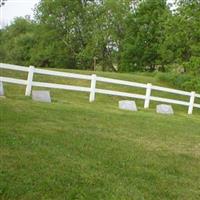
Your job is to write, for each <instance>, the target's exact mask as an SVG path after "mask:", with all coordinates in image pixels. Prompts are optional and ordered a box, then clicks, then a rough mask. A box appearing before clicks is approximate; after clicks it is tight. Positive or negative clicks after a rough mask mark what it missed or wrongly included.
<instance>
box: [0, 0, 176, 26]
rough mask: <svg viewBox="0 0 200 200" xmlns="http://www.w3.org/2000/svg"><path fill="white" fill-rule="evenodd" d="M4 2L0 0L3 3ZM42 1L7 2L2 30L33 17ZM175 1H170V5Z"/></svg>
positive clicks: (1, 19)
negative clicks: (27, 17)
mask: <svg viewBox="0 0 200 200" xmlns="http://www.w3.org/2000/svg"><path fill="white" fill-rule="evenodd" d="M2 1H3V0H0V2H2ZM39 1H40V0H7V1H5V5H4V6H2V7H0V29H1V28H2V27H4V26H6V25H8V24H10V23H11V22H12V21H13V19H14V18H15V17H25V16H26V15H30V16H31V17H33V9H34V7H35V5H36V4H37V3H38V2H39ZM173 1H174V0H168V3H171V2H173Z"/></svg>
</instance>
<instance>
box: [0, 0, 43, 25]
mask: <svg viewBox="0 0 200 200" xmlns="http://www.w3.org/2000/svg"><path fill="white" fill-rule="evenodd" d="M0 1H2V0H0ZM39 1H40V0H7V1H6V2H5V5H4V6H2V7H1V8H0V28H1V27H2V26H5V25H7V24H9V23H10V22H11V21H12V20H13V19H14V18H15V17H20V16H23V17H24V16H26V15H31V16H33V9H34V6H35V5H36V4H37V3H38V2H39Z"/></svg>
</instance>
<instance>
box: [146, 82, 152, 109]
mask: <svg viewBox="0 0 200 200" xmlns="http://www.w3.org/2000/svg"><path fill="white" fill-rule="evenodd" d="M151 88H152V84H151V83H148V84H147V89H146V97H145V102H144V108H145V109H146V108H149V104H150V97H151Z"/></svg>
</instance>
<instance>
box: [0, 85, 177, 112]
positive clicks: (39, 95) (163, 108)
mask: <svg viewBox="0 0 200 200" xmlns="http://www.w3.org/2000/svg"><path fill="white" fill-rule="evenodd" d="M0 97H4V89H3V83H2V82H0ZM32 99H33V100H34V101H40V102H47V103H51V96H50V92H49V91H46V90H45V91H42V90H33V91H32ZM119 109H122V110H130V111H138V108H137V105H136V103H135V101H129V100H122V101H119ZM156 112H157V113H160V114H168V115H173V114H174V111H173V108H172V106H171V105H165V104H161V105H157V107H156Z"/></svg>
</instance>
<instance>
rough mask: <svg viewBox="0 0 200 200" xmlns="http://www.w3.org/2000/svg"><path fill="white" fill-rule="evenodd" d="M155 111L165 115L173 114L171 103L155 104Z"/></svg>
mask: <svg viewBox="0 0 200 200" xmlns="http://www.w3.org/2000/svg"><path fill="white" fill-rule="evenodd" d="M156 112H157V113H160V114H165V115H173V114H174V110H173V108H172V106H171V105H165V104H160V105H157V108H156Z"/></svg>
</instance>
